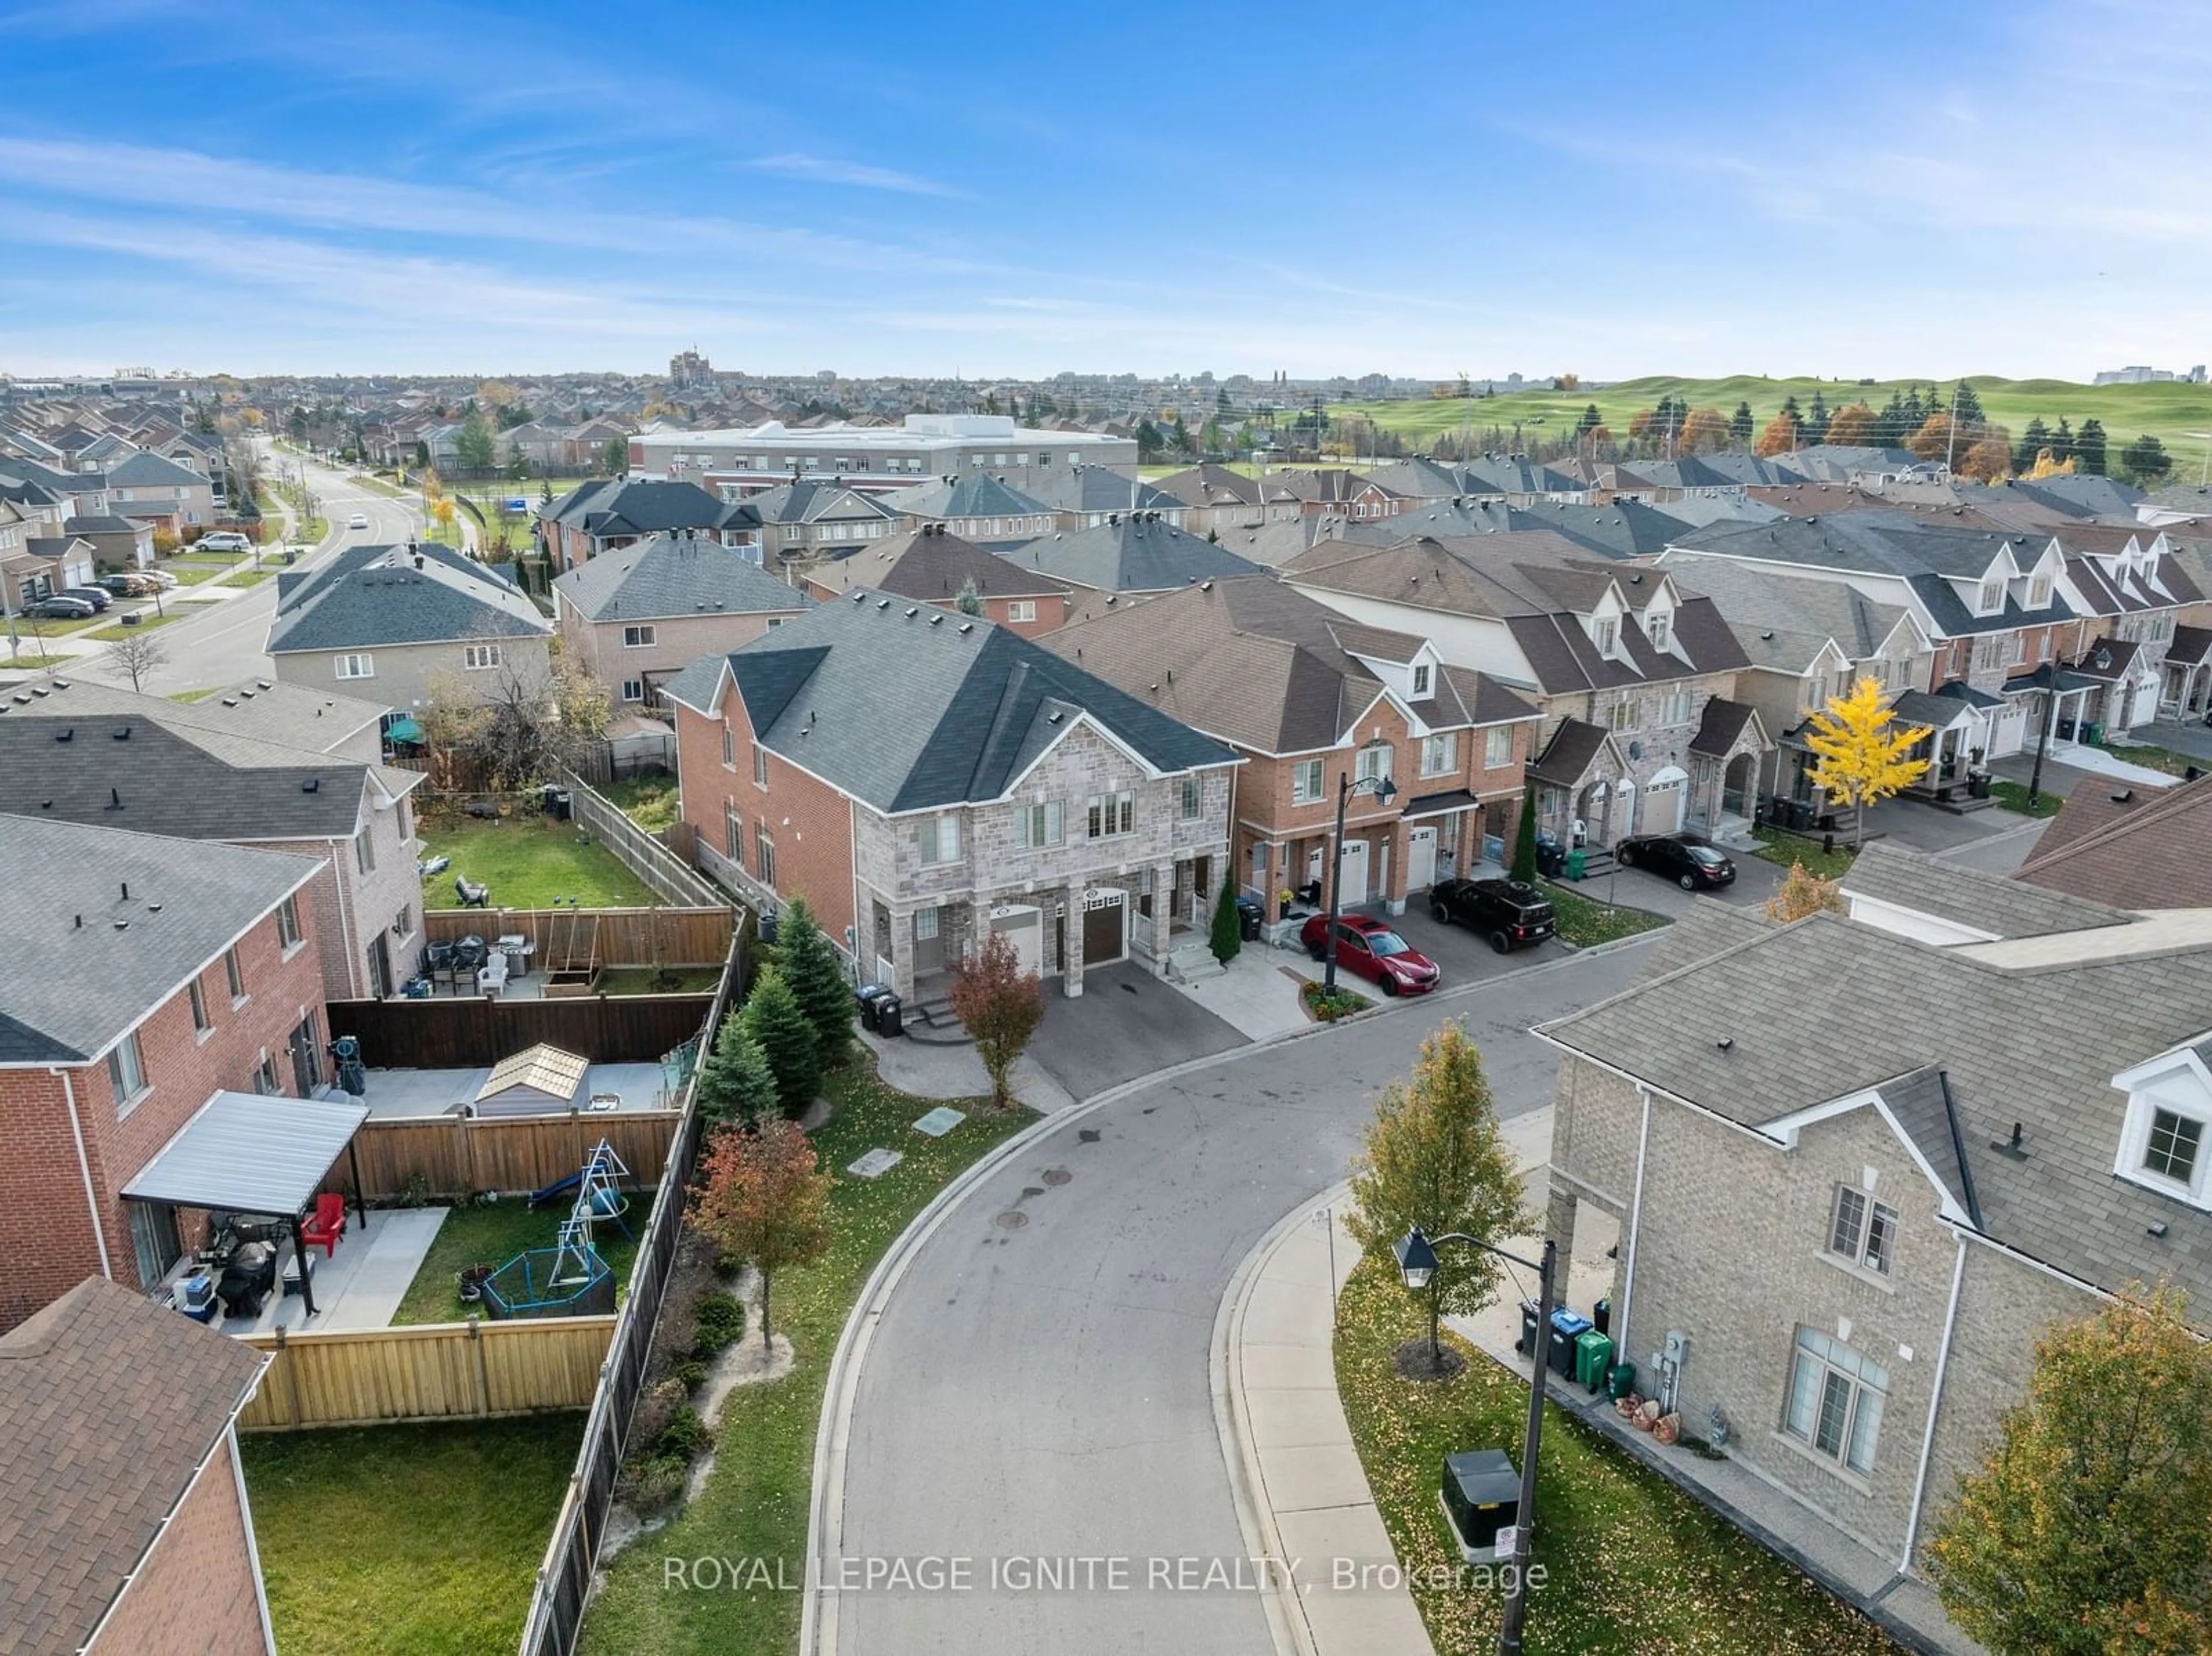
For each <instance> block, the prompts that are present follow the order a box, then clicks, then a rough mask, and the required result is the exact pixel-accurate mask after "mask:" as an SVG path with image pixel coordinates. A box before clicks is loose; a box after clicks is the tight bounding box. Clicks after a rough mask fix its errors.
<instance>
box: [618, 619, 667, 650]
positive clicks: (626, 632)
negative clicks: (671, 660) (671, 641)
mask: <svg viewBox="0 0 2212 1656" xmlns="http://www.w3.org/2000/svg"><path fill="white" fill-rule="evenodd" d="M658 637H659V629H658V628H654V627H652V626H650V625H647V626H641V627H625V628H623V649H625V650H646V649H650V648H651V647H652V646H653V640H655V639H656V638H658Z"/></svg>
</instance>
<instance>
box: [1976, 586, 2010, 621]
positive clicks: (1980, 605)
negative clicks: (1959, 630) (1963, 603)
mask: <svg viewBox="0 0 2212 1656" xmlns="http://www.w3.org/2000/svg"><path fill="white" fill-rule="evenodd" d="M2004 592H2005V584H2004V578H2003V577H2002V576H1997V577H1995V578H1993V579H1990V580H1985V581H1984V582H1983V583H1982V590H1981V591H1979V592H1978V593H1977V594H1975V597H1974V613H1975V614H1976V615H1978V616H1994V615H1995V614H1996V612H1997V611H1998V610H2002V609H2003V608H2004Z"/></svg>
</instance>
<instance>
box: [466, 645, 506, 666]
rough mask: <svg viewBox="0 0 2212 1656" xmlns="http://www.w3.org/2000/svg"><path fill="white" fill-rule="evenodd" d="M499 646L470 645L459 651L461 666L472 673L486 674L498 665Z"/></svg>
mask: <svg viewBox="0 0 2212 1656" xmlns="http://www.w3.org/2000/svg"><path fill="white" fill-rule="evenodd" d="M499 660H500V657H499V646H497V645H496V644H470V645H465V646H462V649H461V665H462V666H463V667H465V669H467V670H469V671H470V672H472V673H481V672H487V671H489V670H490V669H492V668H494V667H496V666H498V665H499Z"/></svg>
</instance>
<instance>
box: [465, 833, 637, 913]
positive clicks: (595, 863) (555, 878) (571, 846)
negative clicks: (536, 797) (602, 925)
mask: <svg viewBox="0 0 2212 1656" xmlns="http://www.w3.org/2000/svg"><path fill="white" fill-rule="evenodd" d="M422 855H423V856H424V857H425V858H429V857H450V858H453V866H452V867H451V868H448V869H447V870H445V872H443V873H442V874H433V875H431V876H429V877H428V878H427V879H425V880H424V881H423V882H422V901H423V906H424V907H428V908H458V907H460V899H459V897H458V896H456V895H454V890H453V877H454V876H455V875H456V874H465V875H466V876H468V877H469V878H470V879H471V881H473V882H474V883H477V884H478V885H488V886H489V887H490V888H491V901H492V904H493V906H494V907H499V908H550V907H553V904H554V901H555V899H556V898H558V899H560V900H561V901H564V902H565V901H568V899H570V898H574V899H575V901H576V902H577V904H578V905H579V906H580V907H584V908H651V907H656V906H657V905H658V904H659V901H660V899H659V898H658V897H656V896H655V895H653V891H652V889H651V888H649V887H648V886H647V884H646V883H645V882H644V881H642V880H641V879H639V878H638V877H637V876H636V875H635V874H633V873H631V872H630V871H629V869H628V868H627V867H625V866H624V865H623V862H622V860H621V859H620V858H617V856H616V855H615V854H614V852H611V851H609V850H608V849H607V848H606V847H605V846H603V845H601V844H600V843H599V841H598V840H595V839H593V838H592V837H591V836H590V835H589V834H585V833H583V832H581V831H580V829H579V827H578V825H577V824H576V823H574V822H556V821H555V820H554V819H553V818H551V817H550V816H537V815H534V814H532V815H529V816H510V817H502V818H500V819H499V820H497V821H495V822H479V821H477V819H476V818H474V817H471V816H464V817H459V818H451V817H446V816H441V818H440V819H439V820H437V821H435V822H433V821H432V820H430V819H429V818H428V816H426V817H425V818H424V819H423V822H422Z"/></svg>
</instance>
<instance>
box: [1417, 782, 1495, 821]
mask: <svg viewBox="0 0 2212 1656" xmlns="http://www.w3.org/2000/svg"><path fill="white" fill-rule="evenodd" d="M1480 804H1482V801H1481V800H1480V799H1478V798H1475V797H1474V795H1473V794H1471V793H1469V792H1468V791H1467V790H1466V789H1465V788H1454V789H1453V790H1452V791H1451V792H1449V793H1425V794H1422V795H1420V796H1419V798H1413V799H1409V800H1407V802H1406V809H1405V810H1403V811H1401V812H1400V813H1399V814H1400V815H1401V816H1404V817H1405V818H1406V820H1407V822H1413V821H1414V820H1416V819H1417V818H1419V817H1423V816H1450V815H1451V814H1452V813H1453V812H1454V811H1455V810H1474V809H1475V808H1476V807H1477V806H1479V805H1480Z"/></svg>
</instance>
